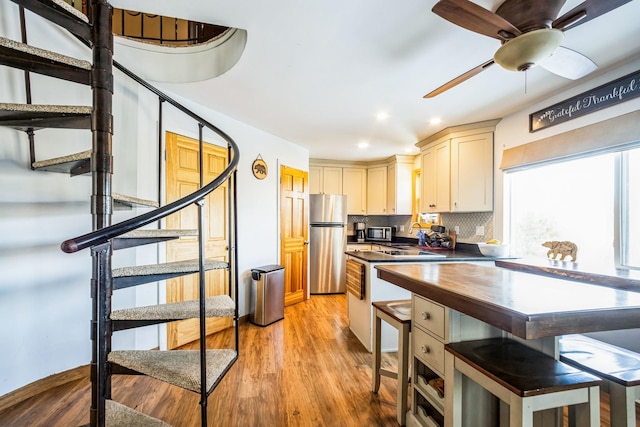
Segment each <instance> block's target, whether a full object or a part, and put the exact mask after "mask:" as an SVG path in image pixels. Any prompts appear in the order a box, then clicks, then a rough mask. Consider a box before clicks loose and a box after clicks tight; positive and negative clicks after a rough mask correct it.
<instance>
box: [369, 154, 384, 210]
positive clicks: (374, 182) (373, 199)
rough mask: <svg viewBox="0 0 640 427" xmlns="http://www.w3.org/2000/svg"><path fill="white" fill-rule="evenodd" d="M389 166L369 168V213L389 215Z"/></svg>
mask: <svg viewBox="0 0 640 427" xmlns="http://www.w3.org/2000/svg"><path fill="white" fill-rule="evenodd" d="M387 214H388V212H387V166H386V165H384V166H376V167H371V168H368V169H367V215H387Z"/></svg>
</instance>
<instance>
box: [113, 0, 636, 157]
mask: <svg viewBox="0 0 640 427" xmlns="http://www.w3.org/2000/svg"><path fill="white" fill-rule="evenodd" d="M501 2H502V0H477V1H476V3H478V4H479V5H481V6H483V7H486V8H487V9H490V10H494V11H495V9H496V8H497V7H498V6H499V5H500V4H501ZM112 3H113V5H114V6H115V7H120V8H125V9H132V10H139V9H140V2H138V1H133V0H114V1H112ZM435 3H436V0H402V1H389V0H349V1H344V0H318V1H299V0H275V1H264V0H190V1H189V2H177V1H175V0H155V1H154V2H145V6H144V7H145V10H144V11H145V12H151V13H159V14H162V15H165V16H176V17H181V18H185V19H191V20H194V21H200V22H209V23H214V24H219V25H225V26H230V27H238V28H243V29H245V30H247V32H248V38H247V45H246V48H245V52H244V54H243V56H242V58H240V61H239V62H238V63H237V65H236V66H235V67H233V68H232V69H231V70H230V71H228V72H226V73H225V74H223V75H222V76H219V77H217V78H215V79H211V80H207V81H202V82H197V83H189V84H161V86H162V87H164V88H166V89H168V90H170V91H172V92H174V93H177V94H179V95H182V96H185V97H188V98H190V99H193V100H194V101H195V102H197V103H199V104H202V105H204V106H207V107H209V108H211V109H214V110H216V111H219V112H221V113H223V114H225V115H227V116H230V117H232V118H235V119H237V120H239V121H242V122H244V123H246V124H248V125H251V126H253V127H256V128H259V129H262V130H264V131H266V132H269V133H271V134H274V135H277V136H279V137H281V138H284V139H286V140H289V141H291V142H293V143H295V144H298V145H300V146H303V147H306V148H308V149H309V153H310V157H312V158H322V159H344V160H372V159H379V158H385V157H388V156H390V155H393V154H405V153H406V151H405V150H407V149H412V148H413V149H414V150H415V147H414V144H415V143H416V142H418V141H420V140H421V139H424V138H425V137H428V136H430V135H432V134H434V133H435V132H438V131H439V130H441V129H443V128H445V127H448V126H455V125H460V124H464V123H471V122H476V121H481V120H488V119H493V118H499V117H504V116H505V115H507V114H509V113H510V112H513V111H516V110H519V109H521V108H523V107H525V106H526V105H528V104H531V103H534V102H536V101H539V100H541V99H545V98H547V97H549V96H551V95H552V94H554V93H556V92H558V91H559V90H562V89H566V88H570V87H572V86H574V85H576V84H577V83H580V82H581V81H577V82H576V81H571V80H566V79H564V78H561V77H558V76H556V75H554V74H551V73H550V72H548V71H546V70H545V69H543V68H540V67H536V68H533V69H531V70H529V71H528V72H527V76H526V93H525V74H524V73H517V72H509V71H506V70H504V69H502V68H500V67H499V66H498V65H494V66H492V67H490V68H489V69H488V70H486V71H484V72H483V73H481V74H479V75H477V76H475V77H473V78H472V79H470V80H468V81H466V82H464V83H462V84H461V85H459V86H457V87H455V88H454V89H451V90H449V91H448V92H445V93H443V94H441V95H439V96H438V97H436V98H432V99H423V98H422V96H423V95H424V94H426V93H427V92H429V91H431V90H433V89H435V88H436V87H438V86H440V85H442V84H444V83H446V82H447V81H449V80H451V79H453V78H454V77H456V76H458V75H460V74H462V73H463V72H465V71H467V70H469V69H471V68H473V67H475V66H477V65H480V64H481V63H483V62H485V61H487V60H489V59H491V58H492V57H493V53H494V52H495V50H496V49H497V48H498V46H499V42H498V41H497V40H494V39H491V38H489V37H485V36H482V35H479V34H476V33H472V32H470V31H467V30H464V29H462V28H460V27H457V26H455V25H454V24H451V23H449V22H448V21H445V20H444V19H442V18H440V17H438V16H437V15H435V14H433V13H432V12H431V8H432V7H433V5H434V4H435ZM580 3H581V0H567V2H566V5H565V7H564V8H563V10H562V11H561V12H560V13H561V14H562V13H564V12H565V11H567V10H569V9H571V8H573V7H574V6H576V5H578V4H580ZM639 22H640V0H633V1H632V2H630V3H628V4H626V5H624V6H621V7H620V8H618V9H616V10H614V11H612V12H609V13H608V14H606V15H603V16H601V17H599V18H597V19H595V20H592V21H589V22H587V23H585V24H583V25H580V26H578V27H576V28H573V29H571V30H568V31H566V32H565V40H564V42H563V43H562V45H563V46H565V47H568V48H571V49H573V50H576V51H578V52H580V53H582V54H584V55H586V56H588V57H589V58H591V59H592V60H593V61H595V63H596V64H598V66H599V69H598V70H597V71H596V72H595V73H594V74H592V75H590V76H587V77H585V78H584V79H583V80H585V79H589V78H591V77H592V76H594V75H597V74H599V73H602V72H604V71H606V70H609V69H611V68H612V67H615V66H616V65H619V64H620V63H622V62H624V61H625V60H627V59H630V58H636V57H637V56H638V55H640V42H639V40H640V23H639ZM116 57H117V53H116ZM125 65H127V66H130V67H131V68H132V69H133V70H134V71H135V64H125ZM379 112H386V113H387V114H388V115H389V117H388V118H387V119H386V120H384V121H378V120H377V119H376V115H377V114H378V113H379ZM435 117H438V118H441V119H442V123H440V124H438V125H432V124H430V120H431V119H432V118H435ZM362 141H367V142H368V143H369V147H368V148H367V149H359V148H358V147H357V145H358V143H359V142H362ZM414 153H415V151H414Z"/></svg>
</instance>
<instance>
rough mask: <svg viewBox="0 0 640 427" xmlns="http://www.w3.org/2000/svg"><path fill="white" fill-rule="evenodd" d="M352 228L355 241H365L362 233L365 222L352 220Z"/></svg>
mask: <svg viewBox="0 0 640 427" xmlns="http://www.w3.org/2000/svg"><path fill="white" fill-rule="evenodd" d="M353 228H354V229H355V231H356V241H357V242H358V243H363V242H364V241H365V235H364V230H365V223H364V222H354V223H353Z"/></svg>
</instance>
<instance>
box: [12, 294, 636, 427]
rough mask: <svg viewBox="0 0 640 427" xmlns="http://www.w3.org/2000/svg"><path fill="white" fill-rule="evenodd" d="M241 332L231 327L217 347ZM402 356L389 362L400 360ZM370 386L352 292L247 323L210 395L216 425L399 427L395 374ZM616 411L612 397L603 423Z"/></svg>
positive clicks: (66, 394) (164, 389)
mask: <svg viewBox="0 0 640 427" xmlns="http://www.w3.org/2000/svg"><path fill="white" fill-rule="evenodd" d="M233 339H234V338H233V334H232V331H231V330H229V331H223V332H221V333H218V334H216V335H215V336H213V337H210V338H209V340H208V346H209V347H210V348H215V347H223V346H230V345H231V343H232V342H233ZM196 346H197V343H193V344H190V345H187V346H185V347H183V348H196ZM394 356H395V355H386V356H385V357H384V359H383V364H385V365H395V360H394ZM370 387H371V354H370V353H368V352H367V351H366V350H365V348H364V346H363V345H362V344H361V343H360V342H359V341H358V339H357V338H356V337H355V336H354V335H353V334H352V333H351V332H350V331H349V327H348V320H347V317H346V297H345V295H322V296H313V297H311V299H310V300H309V301H306V302H303V303H300V304H296V305H293V306H290V307H286V308H285V318H284V320H281V321H279V322H276V323H274V324H272V325H269V326H266V327H260V326H256V325H253V324H250V323H245V324H242V325H241V326H240V358H239V360H238V361H237V362H236V364H235V365H234V366H233V367H232V368H231V370H230V372H229V374H228V375H227V376H226V377H225V378H224V379H223V380H222V382H221V384H220V385H219V386H218V388H217V389H216V390H215V391H214V392H213V393H212V395H211V397H210V399H209V407H208V414H209V425H210V426H219V427H232V426H242V427H252V426H269V427H271V426H274V427H279V426H283V427H284V426H305V427H306V426H331V427H333V426H345V427H351V426H354V427H355V426H358V427H360V426H397V422H396V418H395V397H396V386H395V380H392V379H389V378H385V377H383V379H382V381H381V387H380V391H379V393H378V394H372V393H371V391H370ZM113 398H114V399H115V400H117V401H119V402H121V403H123V404H125V405H128V406H131V407H133V408H135V409H136V410H138V411H141V412H144V413H146V414H149V415H151V416H153V417H156V418H159V419H162V420H164V421H166V422H167V423H169V424H171V425H173V426H175V427H195V426H199V425H200V408H199V405H198V395H196V394H195V393H192V392H189V391H185V390H182V389H179V388H177V387H173V386H170V385H167V384H165V383H162V382H160V381H157V380H154V379H152V378H148V377H143V376H117V377H114V379H113ZM89 400H90V388H89V382H88V380H86V379H83V380H77V381H73V382H71V383H68V384H65V385H62V386H59V387H56V388H55V389H52V390H50V391H48V392H46V393H42V394H40V395H38V396H34V397H32V398H30V399H28V400H26V401H24V402H22V403H20V404H17V405H15V406H13V407H11V408H9V409H7V410H5V411H3V412H1V413H0V426H3V427H9V426H11V427H14V426H16V427H22V426H30V427H31V426H43V427H44V426H47V427H57V426H64V427H67V426H80V425H84V424H87V423H88V422H89ZM608 409H609V408H608V401H607V399H606V395H604V396H603V405H602V418H603V422H602V426H608V425H609V420H608V418H609V412H608ZM638 425H640V422H639V423H638Z"/></svg>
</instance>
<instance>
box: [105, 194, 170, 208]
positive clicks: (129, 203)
mask: <svg viewBox="0 0 640 427" xmlns="http://www.w3.org/2000/svg"><path fill="white" fill-rule="evenodd" d="M111 195H112V197H113V200H114V202H115V203H119V204H120V205H123V206H126V207H133V206H134V205H137V206H149V207H152V208H157V207H159V206H160V203H158V202H156V201H155V200H145V199H139V198H137V197H133V196H126V195H124V194H120V193H111Z"/></svg>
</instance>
